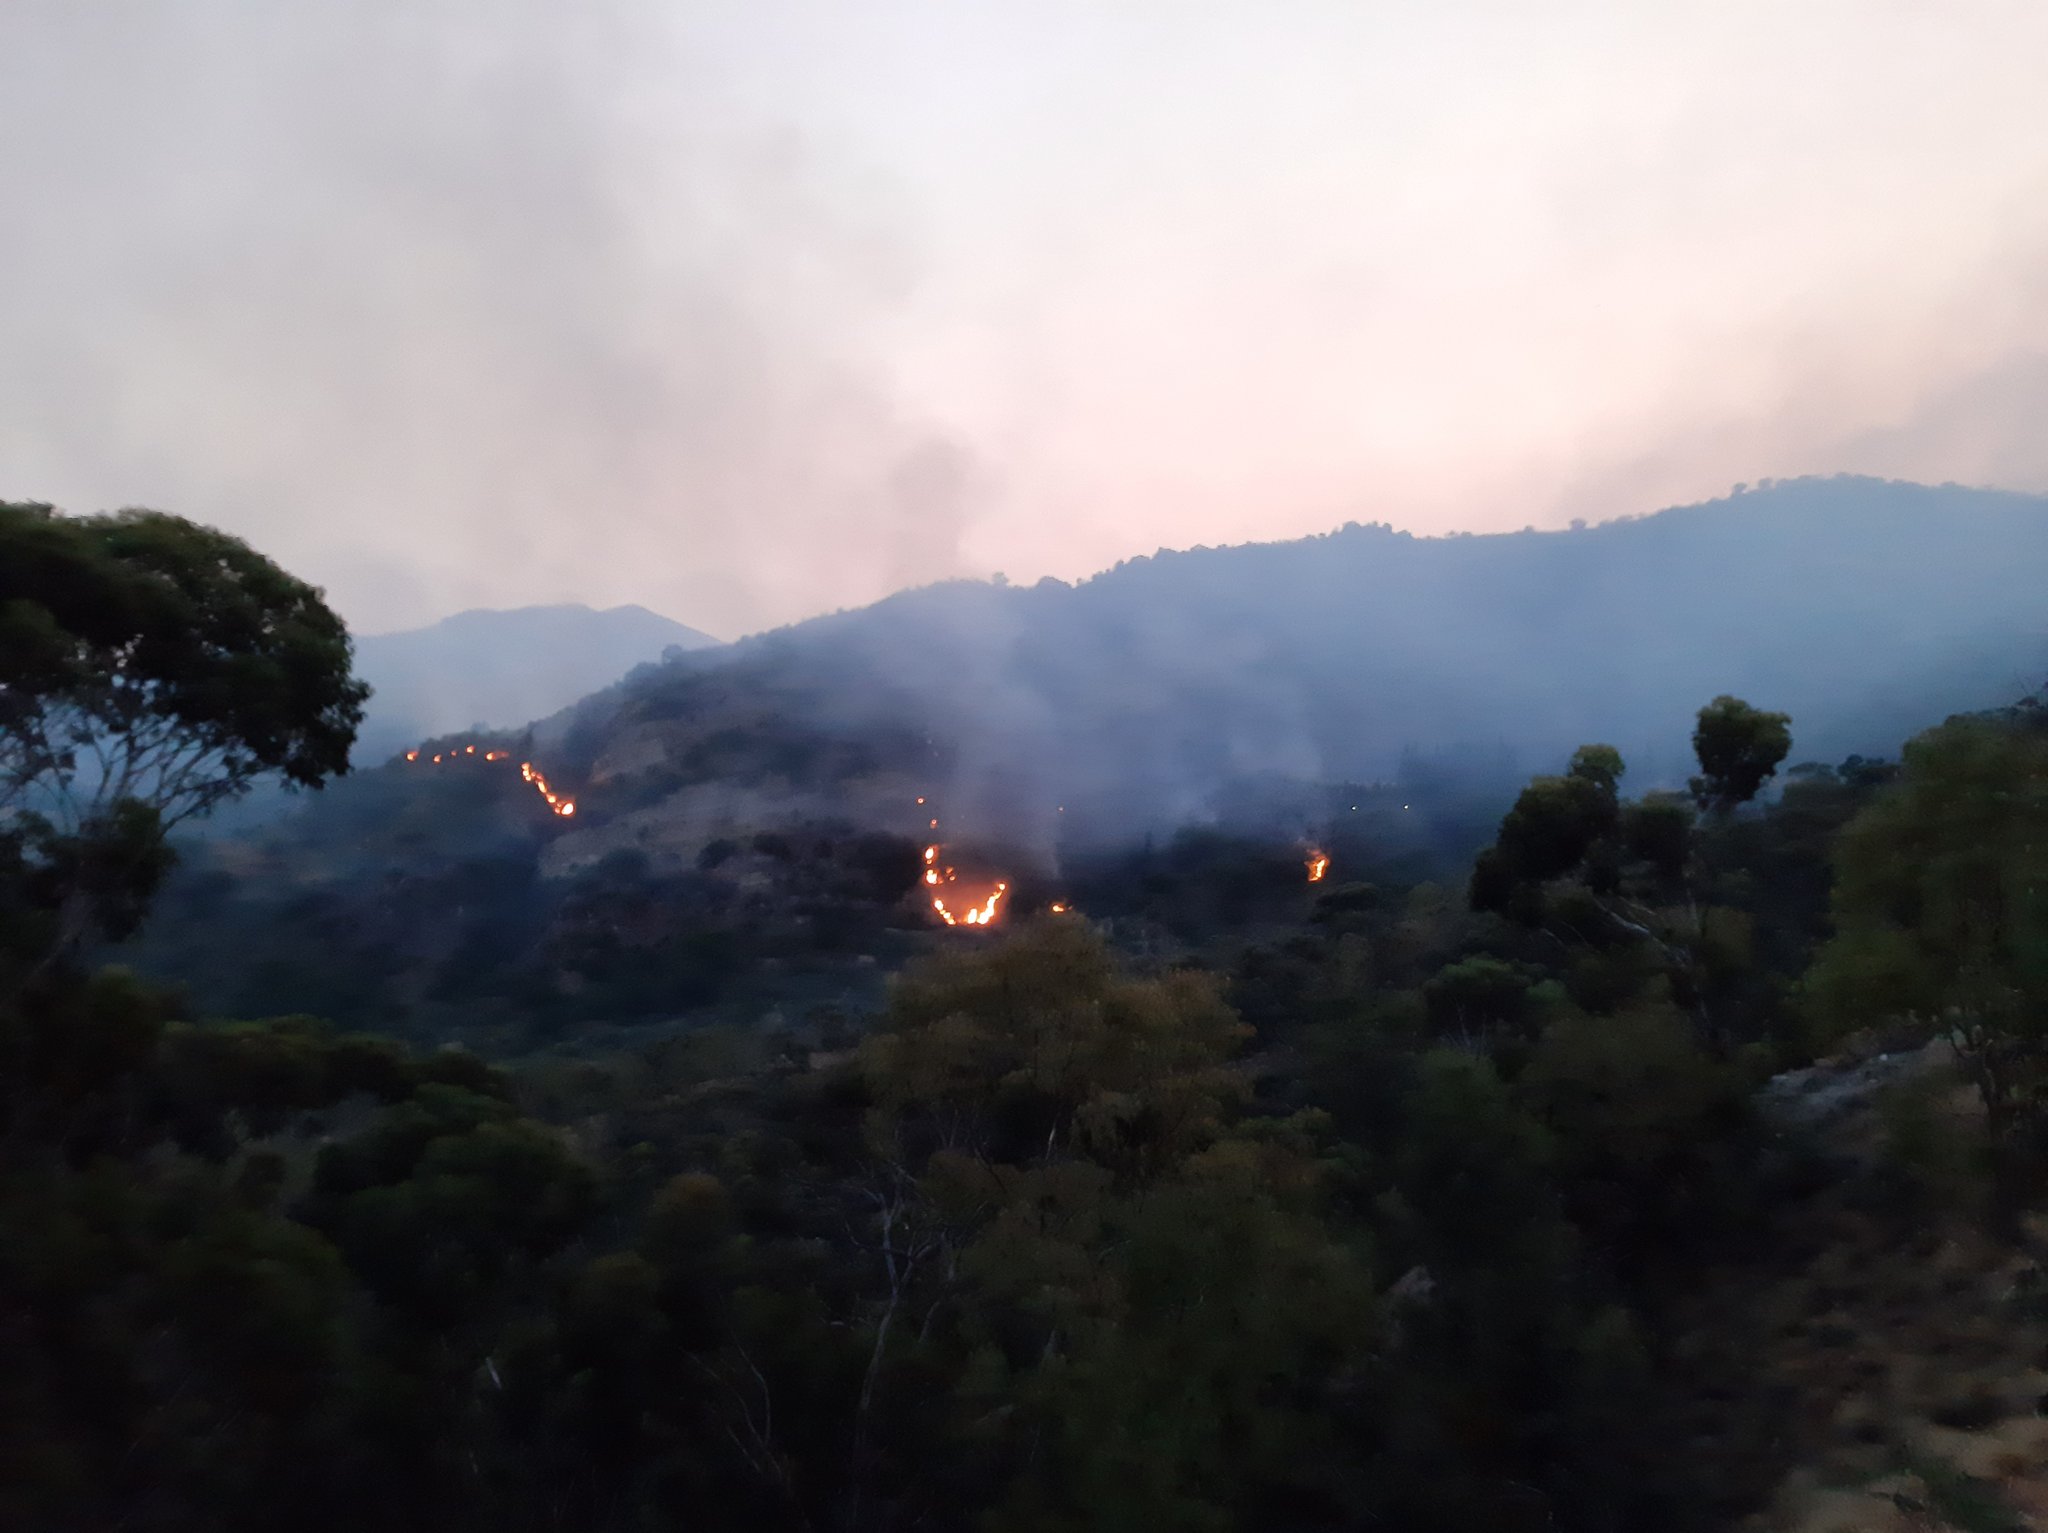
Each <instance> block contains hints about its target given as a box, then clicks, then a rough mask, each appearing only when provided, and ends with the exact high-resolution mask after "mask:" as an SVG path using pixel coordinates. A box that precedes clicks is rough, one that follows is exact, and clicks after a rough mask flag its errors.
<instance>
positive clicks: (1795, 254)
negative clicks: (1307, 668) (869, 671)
mask: <svg viewBox="0 0 2048 1533" xmlns="http://www.w3.org/2000/svg"><path fill="white" fill-rule="evenodd" d="M2044 63H2048V7H2044V6H2041V5H2039V4H2036V3H2033V0H1947V3H1943V4H1939V5H1937V4H1933V3H1929V0H1921V3H1914V4H1903V3H1887V0H1855V3H1847V0H1762V3H1749V0H1700V3H1697V4H1690V3H1677V0H1673V3H1667V4H1657V5H1643V4H1641V3H1612V4H1601V5H1592V4H1576V3H1571V0H1563V3H1550V4H1545V5H1541V6H1532V5H1529V4H1527V3H1526V0H1516V3H1504V4H1480V3H1459V0H1414V3H1406V4H1376V3H1371V0H1333V3H1320V0H1236V3H1231V4H1218V3H1207V0H985V3H978V0H923V3H909V0H811V3H800V0H727V3H722V4H707V3H691V0H573V3H572V0H556V3H551V4H540V3H536V0H488V3H484V0H445V3H443V0H402V3H400V0H352V3H350V4H348V5H345V6H342V5H322V4H316V3H313V0H284V3H280V0H183V3H180V4H177V5H170V4H165V3H163V0H96V3H94V4H90V5H87V4H80V3H78V0H5V4H4V5H0V207H4V208H5V210H6V213H7V231H6V233H5V235H4V237H0V496H4V497H7V498H10V499H31V500H44V501H50V502H52V503H55V504H57V505H59V506H62V507H64V508H65V509H67V510H71V511H77V512H86V511H94V510H101V509H109V508H113V507H117V506H127V505H146V506H153V507H157V508H160V509H164V510H170V511H176V512H179V513H181V514H184V515H187V516H190V517H193V518H195V519H197V520H200V521H204V522H209V523H212V524H214V525H217V526H221V527H224V528H227V529H229V530H230V531H233V532H235V533H237V534H239V535H241V536H244V537H246V538H248V539H249V540H250V541H252V542H253V543H255V544H256V546H258V547H259V548H261V549H263V550H264V551H265V552H267V553H269V554H271V555H272V556H273V557H275V558H277V559H278V560H279V561H280V562H282V563H284V564H285V565H286V567H288V568H290V569H291V570H293V571H294V572H295V573H298V574H300V575H303V576H304V577H306V578H308V579H311V580H313V581H315V582H316V583H318V584H320V585H321V586H323V587H324V588H325V589H326V590H327V592H328V594H329V596H330V598H331V600H332V601H333V602H334V604H335V605H336V606H337V607H338V608H339V610H340V611H341V612H342V613H343V615H344V616H346V617H347V618H348V619H349V621H350V622H351V623H352V624H353V625H355V626H356V627H357V628H358V629H360V630H362V631H366V632H378V631H385V630H390V629H395V628H403V627H408V626H413V625H417V624H421V623H425V622H430V621H432V620H434V619H436V618H438V617H440V616H443V615H445V614H447V613H449V612H453V611H456V610H459V609H462V608H468V607H477V606H516V605H523V604H528V603H537V602H557V601H581V602H587V603H590V604H591V605H595V606H610V605H616V604H621V603H638V604H640V605H644V606H647V607H651V608H653V609H655V610H657V611H660V612H663V613H666V614H667V615H669V616H671V617H674V618H676V619H678V620H680V621H682V622H685V623H688V624H691V625H692V626H695V627H698V628H701V629H704V630H706V631H708V632H711V633H714V634H717V635H719V636H720V637H726V638H730V637H736V636H738V635H740V634H743V633H747V632H753V631H758V630H760V629H763V628H766V627H770V626H775V625H779V624H782V623H787V622H791V621H794V620H797V619H801V618H803V617H806V616H809V615H811V614H814V613H818V612H822V611H828V610H833V609H836V608H841V607H849V606H856V605H860V604H863V603H865V602H868V601H871V600H874V599H875V598H877V597H879V596H882V595H884V594H886V593H888V592H889V591H892V590H896V589H900V588H902V587H905V586H910V585H917V584H922V583H925V582H929V581H932V580H937V579H943V578H948V577H952V576H959V575H967V576H987V575H991V574H994V573H997V572H1000V573H1002V574H1004V575H1005V576H1007V577H1008V578H1009V579H1010V580H1012V581H1018V582H1028V581H1034V580H1037V579H1039V578H1041V577H1043V576H1047V575H1051V576H1056V577H1059V578H1062V579H1072V578H1076V577H1079V576H1083V575H1086V574H1088V573H1091V572H1093V571H1095V570H1098V569H1101V568H1104V567H1106V566H1108V565H1111V564H1114V563H1115V562H1116V561H1117V560H1119V559H1122V558H1127V557H1130V556H1132V555H1135V554H1141V553H1150V552H1152V551H1154V550H1155V549H1158V548H1162V547H1171V548H1183V547H1191V546H1196V545H1203V544H1210V545H1213V544H1221V543H1236V542H1246V541H1257V540H1267V539H1275V538H1287V537H1295V536H1300V535H1303V534H1307V533H1312V532H1320V531H1325V530H1328V529H1329V528H1331V527H1333V526H1336V525H1338V524H1340V523H1343V522H1346V521H1353V520H1356V521H1386V522H1391V523H1393V524H1394V525H1396V526H1399V527H1404V528H1408V529H1411V530H1414V531H1416V532H1418V533H1439V532H1445V531H1452V530H1463V531H1494V530H1507V529H1513V528H1519V527H1522V526H1537V527H1552V526H1561V525H1563V524H1565V523H1566V522H1568V521H1570V520H1572V519H1575V518H1584V519H1587V520H1591V521H1600V520H1604V519H1607V518H1610V517H1614V516H1620V515H1631V514H1637V513H1641V512H1646V511H1650V510H1654V509H1656V508H1658V507H1660V506H1664V505H1669V504H1677V503H1685V502H1690V501H1697V500H1701V499H1706V498H1710V497H1713V496H1716V495H1720V494H1723V493H1725V492H1726V491H1727V490H1728V489H1729V488H1730V487H1731V486H1732V485H1734V484H1736V483H1738V482H1744V481H1747V482H1755V481H1757V480H1759V479H1762V478H1766V477H1786V476H1792V475H1798V474H1804V473H1821V474H1829V473H1835V472H1844V471H1846V472H1858V473H1871V474H1880V475H1886V476H1893V477H1900V478H1912V479H1918V480H1923V481H1929V482H1941V481H1948V480H1954V481H1959V482H1963V483H1971V484H1996V485H2001V486H2004V487H2008V488H2015V489H2024V490H2035V491H2048V431H2044V430H2043V429H2042V426H2041V423H2042V422H2043V421H2044V420H2048V259H2044V257H2048V112H2044V111H2043V110H2042V108H2041V104H2040V101H2041V97H2040V78H2041V71H2042V67H2043V65H2044Z"/></svg>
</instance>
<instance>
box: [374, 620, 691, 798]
mask: <svg viewBox="0 0 2048 1533" xmlns="http://www.w3.org/2000/svg"><path fill="white" fill-rule="evenodd" d="M718 642H719V641H718V640H716V639H714V638H712V637H711V636H710V635H709V634H705V633H700V632H698V631H697V630H696V629H694V628H687V627H685V626H684V625H683V624H681V623H678V622H675V621H673V620H672V619H670V618H666V617H663V616H661V615H660V614H659V613H656V612H649V611H648V610H647V609H646V608H645V607H611V608H607V609H605V610H602V611H598V610H593V609H592V608H590V607H585V606H579V605H575V604H566V603H565V604H563V605H559V606H548V607H519V608H514V609H511V610H508V611H492V610H479V611H471V612H458V613H456V614H455V615H453V616H452V617H446V618H443V619H442V620H441V621H440V622H438V623H434V624H431V625H430V626H428V627H425V628H414V629H408V630H405V631H402V632H398V633H382V634H372V635H369V636H368V637H365V638H359V639H358V640H357V641H356V671H357V674H358V675H360V676H361V677H362V678H363V679H364V680H365V681H367V682H369V683H370V685H371V686H372V687H373V688H374V689H375V690H374V692H373V694H372V696H371V698H370V703H369V707H368V709H367V713H366V717H365V719H364V723H363V729H362V733H361V735H360V736H359V738H358V743H357V747H356V752H355V755H356V760H357V761H358V762H359V763H364V764H369V763H374V762H376V761H378V760H381V759H382V758H383V757H384V756H387V755H389V754H390V753H391V752H393V751H395V750H399V749H403V748H404V747H405V746H406V745H408V744H410V743H411V742H413V741H416V740H419V739H421V738H424V737H426V736H429V735H435V734H442V733H446V732H447V731H449V730H456V729H467V728H469V727H471V726H473V725H484V726H489V727H495V728H501V729H502V728H507V727H511V726H515V725H518V724H522V723H525V722H526V721H527V720H529V719H535V718H539V717H541V716H542V715H544V714H548V713H553V712H554V711H555V710H556V709H558V708H562V707H564V706H566V705H567V704H569V703H571V702H574V701H575V700H576V699H577V698H580V697H583V696H586V695H587V694H589V693H591V692H594V691H596V690H597V689H599V688H600V687H605V686H609V685H610V684H611V683H613V682H615V681H617V680H618V679H619V678H620V677H621V676H623V675H625V674H626V672H627V671H629V670H631V669H632V668H633V667H634V666H636V665H641V664H644V663H646V662H648V661H653V660H658V659H660V658H661V656H662V654H663V652H664V651H666V650H669V649H672V648H673V649H681V650H686V651H687V650H698V649H705V648H708V647H711V646H715V645H716V644H717V643H718Z"/></svg>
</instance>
